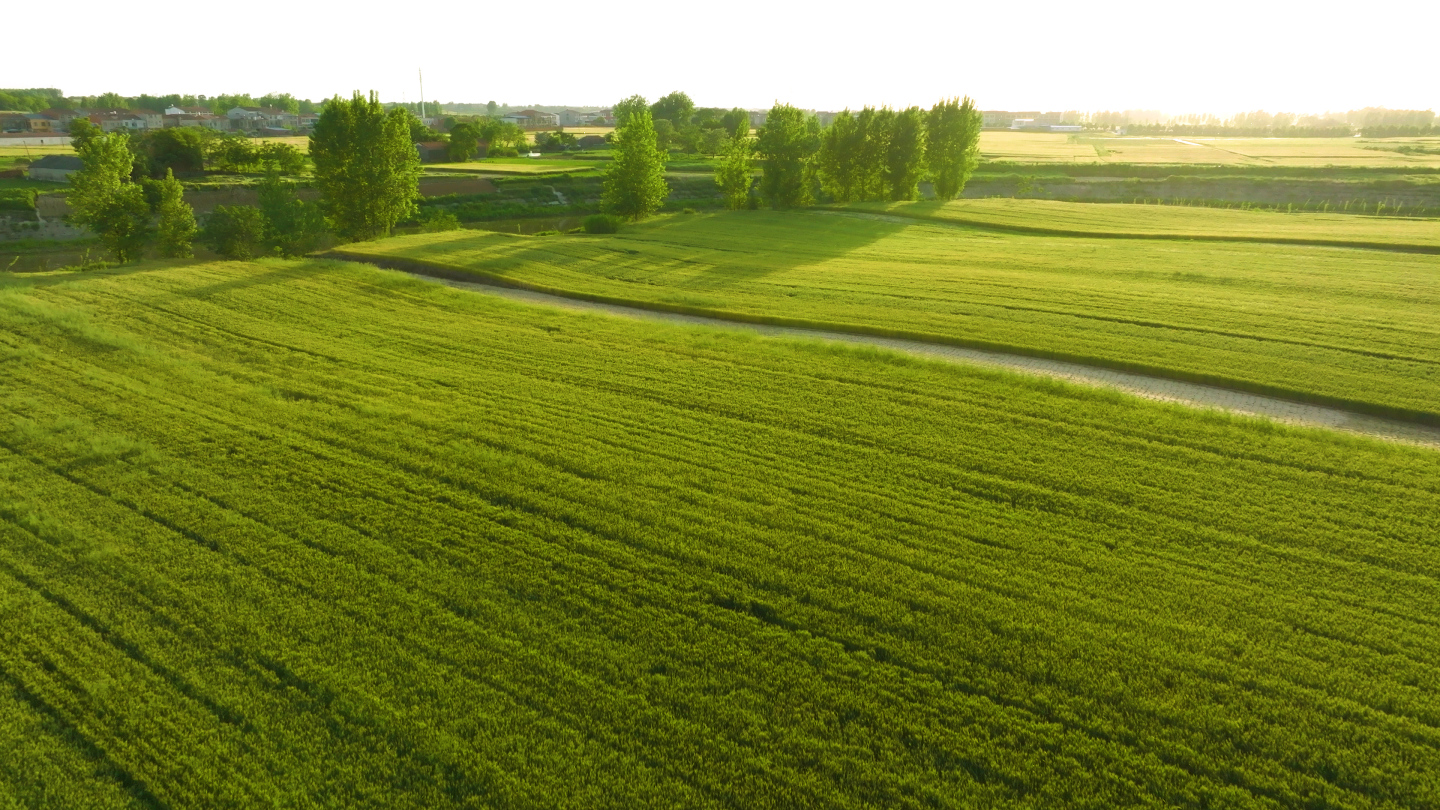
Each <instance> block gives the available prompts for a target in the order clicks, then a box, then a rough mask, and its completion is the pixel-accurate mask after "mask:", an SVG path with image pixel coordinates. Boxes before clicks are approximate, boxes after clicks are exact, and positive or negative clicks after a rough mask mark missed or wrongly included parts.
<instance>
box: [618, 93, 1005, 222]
mask: <svg viewBox="0 0 1440 810" xmlns="http://www.w3.org/2000/svg"><path fill="white" fill-rule="evenodd" d="M688 102H689V97H688V96H685V95H684V94H683V93H672V94H670V95H669V96H666V97H665V98H662V99H661V100H660V101H658V102H656V103H655V104H653V105H651V104H647V103H646V100H645V99H644V98H643V97H640V96H632V97H630V98H628V99H625V100H624V101H622V102H620V103H619V104H617V105H615V108H614V109H615V119H616V129H615V132H614V134H613V136H612V149H613V153H614V156H615V157H614V160H613V162H612V163H611V165H610V168H609V171H608V173H607V175H606V178H605V190H604V194H603V196H602V199H601V206H602V208H603V209H604V210H605V211H606V212H607V213H611V214H614V215H617V216H621V217H625V218H627V219H631V220H638V219H641V218H643V217H646V216H649V215H650V214H652V213H654V212H655V211H657V210H659V208H660V206H661V205H662V204H663V203H664V201H665V197H666V196H667V195H668V194H669V188H668V185H667V184H666V182H665V163H666V160H667V158H668V154H667V150H666V149H665V144H664V141H663V139H662V137H661V130H662V129H664V128H663V127H662V126H660V125H659V122H660V121H669V120H671V119H662V118H658V117H657V116H658V115H661V114H665V115H672V116H676V117H677V118H681V119H683V120H686V121H688V122H690V124H691V125H694V120H695V114H694V111H693V105H688V106H687V104H688ZM708 120H714V121H719V122H720V123H721V126H720V127H709V128H708V129H710V130H716V131H719V132H720V133H721V137H720V139H719V143H718V144H717V149H716V152H717V153H718V154H719V155H720V160H719V161H718V163H717V166H716V170H715V180H716V183H717V184H718V185H719V186H720V191H721V196H722V197H723V198H724V200H725V204H726V206H727V207H729V208H731V209H739V208H751V207H758V205H759V204H761V203H762V202H763V203H764V204H766V205H768V206H770V207H772V208H777V209H784V208H798V207H803V206H807V205H812V204H813V203H814V202H815V201H816V200H817V199H818V198H820V197H822V196H823V197H828V198H829V199H831V200H834V201H835V202H842V203H843V202H855V201H863V200H913V199H916V198H917V197H918V196H919V193H920V192H919V186H920V183H921V181H922V180H924V179H925V178H927V177H928V178H929V179H930V181H931V182H932V183H933V185H934V188H935V196H936V197H938V198H940V199H946V200H948V199H954V198H955V197H956V196H958V195H959V194H960V192H961V191H963V190H964V188H965V183H966V181H967V180H968V179H969V177H970V174H971V173H972V172H973V171H974V170H975V167H976V166H977V165H978V163H979V141H980V129H981V125H982V120H983V119H982V116H981V115H980V112H979V111H978V110H977V109H976V108H975V102H974V101H973V100H971V99H970V98H969V97H968V96H967V97H965V98H964V99H958V98H953V99H947V100H944V101H941V102H940V103H938V104H936V105H935V106H934V107H932V108H931V109H930V110H928V111H925V110H921V109H920V108H919V107H910V108H908V109H905V110H899V111H896V110H891V109H889V108H887V107H881V108H878V109H876V108H873V107H866V108H864V109H862V110H860V112H859V113H855V114H852V113H851V112H850V111H849V110H846V111H845V112H842V113H840V114H839V115H838V116H836V118H835V120H834V121H832V122H831V124H830V126H829V127H824V126H822V125H821V123H820V120H819V118H817V117H816V116H815V115H813V114H809V113H806V112H804V111H803V110H800V109H798V108H796V107H793V106H791V105H789V104H776V105H775V106H774V107H773V108H771V110H770V111H769V113H768V114H767V115H766V119H765V123H764V125H762V126H761V127H760V128H759V130H758V131H756V132H755V133H754V134H753V135H752V133H751V127H750V118H749V114H748V113H746V112H745V111H744V110H732V111H729V112H728V113H727V114H726V115H722V116H717V117H714V118H711V119H708ZM757 165H758V166H759V168H760V169H761V176H760V183H759V187H758V189H757V188H755V187H754V186H755V183H754V169H755V167H756V166H757Z"/></svg>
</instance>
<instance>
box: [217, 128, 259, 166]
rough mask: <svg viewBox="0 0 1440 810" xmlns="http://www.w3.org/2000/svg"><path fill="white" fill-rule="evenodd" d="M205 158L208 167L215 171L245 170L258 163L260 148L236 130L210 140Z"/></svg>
mask: <svg viewBox="0 0 1440 810" xmlns="http://www.w3.org/2000/svg"><path fill="white" fill-rule="evenodd" d="M206 158H207V159H208V161H209V163H210V168H211V169H214V170H215V171H218V172H228V173H238V172H245V171H249V170H251V169H253V168H255V166H256V165H258V164H259V163H260V150H258V149H256V148H255V146H254V145H253V144H251V143H250V139H249V138H247V137H245V136H244V135H241V134H240V133H238V132H231V133H229V134H227V135H225V136H224V137H220V138H216V139H215V140H213V141H211V142H210V144H209V154H207V155H206Z"/></svg>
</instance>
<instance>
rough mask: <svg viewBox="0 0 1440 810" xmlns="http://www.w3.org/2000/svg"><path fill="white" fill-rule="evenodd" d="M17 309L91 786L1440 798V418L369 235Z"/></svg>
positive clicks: (30, 657)
mask: <svg viewBox="0 0 1440 810" xmlns="http://www.w3.org/2000/svg"><path fill="white" fill-rule="evenodd" d="M0 315H3V317H4V318H5V319H6V322H7V324H9V325H12V326H13V327H14V328H13V329H12V330H10V332H9V333H8V335H7V336H6V337H5V338H4V343H3V344H0V351H3V352H5V354H4V355H3V356H4V357H6V358H7V359H6V360H5V361H4V362H3V364H0V382H3V383H4V387H3V389H0V390H3V392H4V393H3V394H0V408H3V411H4V414H3V419H0V424H3V425H6V426H7V427H6V428H5V429H4V430H3V431H0V470H3V474H0V482H4V483H3V489H0V505H3V509H0V597H3V599H4V601H3V603H0V604H3V606H4V607H3V610H4V611H5V613H6V619H7V620H6V621H3V622H0V718H3V719H4V721H5V725H4V727H3V728H0V739H6V740H15V741H20V743H19V747H18V748H17V749H16V750H18V751H20V752H21V755H20V756H19V757H17V758H12V759H11V762H12V763H13V762H22V763H34V764H33V766H23V765H22V766H16V765H13V764H12V765H8V766H0V780H4V781H3V782H0V784H4V785H6V787H7V788H10V787H14V786H19V787H15V789H16V790H20V789H28V790H42V791H43V790H49V791H52V794H51V795H52V797H61V796H63V797H64V799H63V800H62V799H60V798H53V799H52V801H51V802H50V803H57V804H59V803H69V804H72V805H88V804H96V805H100V804H101V803H102V802H106V801H109V802H112V803H118V802H119V799H116V797H117V796H118V797H121V798H128V799H129V800H131V801H133V802H134V803H136V804H139V805H146V804H168V805H171V806H184V805H194V804H205V805H207V806H225V805H231V806H242V805H253V804H258V803H268V802H276V803H304V802H306V801H311V800H319V799H320V798H321V797H323V798H324V800H327V801H336V802H340V803H344V804H348V805H355V806H361V805H384V806H465V805H467V804H477V805H487V806H517V807H520V806H556V805H566V804H568V805H573V806H646V805H649V806H658V805H675V804H685V805H692V806H716V807H718V806H737V805H743V806H761V807H763V806H775V807H779V806H787V807H789V806H817V807H819V806H827V807H839V806H862V805H864V804H866V803H869V804H875V805H886V806H922V805H930V806H935V805H939V806H971V805H974V804H977V803H983V802H992V801H993V802H1004V803H1009V804H1015V805H1022V806H1024V805H1029V806H1036V807H1040V806H1060V805H1064V806H1094V807H1101V806H1115V805H1120V804H1125V805H1145V804H1151V805H1173V804H1198V803H1201V802H1210V803H1215V804H1220V803H1229V804H1232V805H1235V806H1247V805H1253V806H1265V805H1276V804H1278V805H1292V806H1299V805H1301V804H1305V803H1310V804H1314V805H1323V804H1325V803H1328V804H1330V805H1332V806H1339V807H1345V806H1353V807H1365V806H1387V805H1391V806H1394V805H1409V806H1421V805H1424V804H1426V803H1433V802H1434V801H1436V800H1437V796H1436V794H1435V792H1434V791H1435V786H1434V784H1433V781H1431V780H1429V779H1428V777H1427V774H1428V773H1431V772H1433V771H1434V769H1435V768H1436V767H1437V766H1440V732H1437V731H1436V729H1437V728H1440V697H1437V695H1436V689H1435V684H1434V682H1433V678H1432V677H1431V675H1430V668H1429V661H1430V660H1432V659H1433V657H1434V656H1435V655H1436V654H1437V652H1440V650H1437V649H1436V647H1437V643H1436V641H1435V639H1436V638H1437V637H1440V635H1437V634H1436V632H1435V630H1436V627H1435V621H1434V619H1433V616H1434V615H1435V608H1436V607H1437V605H1436V604H1435V596H1434V594H1435V592H1436V591H1435V588H1434V584H1435V582H1434V580H1435V577H1436V574H1437V570H1436V566H1435V546H1434V538H1435V537H1436V536H1437V535H1440V531H1437V530H1440V525H1437V518H1436V515H1437V514H1440V509H1436V508H1435V507H1436V506H1437V501H1440V478H1437V475H1436V472H1435V468H1434V465H1433V457H1432V456H1430V455H1428V454H1426V453H1423V452H1420V451H1413V450H1408V449H1404V448H1389V447H1383V446H1379V445H1373V444H1369V443H1365V442H1358V441H1353V442H1352V441H1347V440H1337V439H1334V438H1331V437H1325V436H1322V435H1317V434H1310V433H1298V432H1292V431H1288V430H1283V429H1278V428H1273V427H1268V428H1267V427H1264V426H1259V425H1252V424H1247V423H1236V422H1232V421H1229V420H1226V419H1223V418H1219V417H1213V416H1196V415H1194V414H1188V413H1185V412H1182V411H1178V410H1174V409H1169V408H1164V407H1158V406H1154V405H1148V404H1144V403H1139V402H1135V401H1131V400H1127V399H1124V398H1120V397H1115V396H1108V395H1104V394H1099V393H1095V392H1085V391H1077V390H1072V389H1066V388H1062V387H1056V386H1051V385H1044V384H1039V383H1030V382H1024V381H1020V380H1015V379H1012V378H1008V377H1002V376H995V375H989V374H982V373H975V372H970V371H965V370H960V369H952V368H945V367H939V366H934V365H929V364H924V363H911V362H903V361H899V360H896V359H894V358H887V357H884V356H867V355H857V354H855V353H852V352H846V351H837V350H834V349H830V348H826V347H821V346H807V345H803V344H800V345H794V344H782V343H775V342H770V341H762V340H756V339H746V338H743V337H739V336H734V335H723V334H711V333H705V332H693V331H683V330H679V329H670V328H665V327H655V326H653V325H649V326H645V327H641V326H637V325H633V324H629V323H625V322H620V321H609V320H605V319H599V318H592V317H583V316H576V315H570V314H564V313H556V312H549V311H545V310H539V309H529V308H523V307H519V306H515V305H509V304H504V303H499V302H494V301H490V300H487V299H484V298H480V297H475V296H471V295H468V294H465V293H460V292H456V291H451V290H445V289H440V288H435V287H432V286H429V285H425V284H423V283H420V282H414V281H410V280H407V279H403V278H400V277H398V276H395V275H393V274H384V273H379V272H375V271H369V270H364V269H362V268H355V267H353V266H346V265H342V264H325V263H306V264H282V263H267V264H262V265H241V264H233V263H231V264H215V265H198V266H191V267H184V268H170V269H165V270H151V271H142V272H133V273H119V272H115V273H112V274H109V275H97V276H95V277H92V278H87V279H84V280H79V281H73V282H69V283H63V284H55V285H49V286H47V285H43V284H37V285H33V286H23V287H18V288H12V289H9V290H6V291H0ZM5 690H9V691H5ZM12 695H14V696H12ZM27 767H32V768H33V770H27ZM7 768H8V769H7ZM27 773H29V774H32V777H31V778H30V779H29V781H27V778H26V774H27ZM35 776H38V781H37V779H35V778H34V777H35ZM27 785H28V787H26V786H27ZM41 803H43V802H41Z"/></svg>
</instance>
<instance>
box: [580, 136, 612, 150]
mask: <svg viewBox="0 0 1440 810" xmlns="http://www.w3.org/2000/svg"><path fill="white" fill-rule="evenodd" d="M575 145H576V146H578V147H580V148H581V149H601V148H603V147H604V146H605V136H604V135H584V136H581V138H580V140H578V141H576V142H575Z"/></svg>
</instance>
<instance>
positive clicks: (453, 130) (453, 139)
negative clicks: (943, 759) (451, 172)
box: [445, 122, 480, 163]
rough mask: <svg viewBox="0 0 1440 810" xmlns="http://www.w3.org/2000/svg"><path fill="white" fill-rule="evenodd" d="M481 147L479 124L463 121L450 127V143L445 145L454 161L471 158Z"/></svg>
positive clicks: (447, 154)
mask: <svg viewBox="0 0 1440 810" xmlns="http://www.w3.org/2000/svg"><path fill="white" fill-rule="evenodd" d="M479 148H480V127H479V125H477V124H471V123H469V122H462V123H458V124H455V125H454V126H452V127H450V143H449V144H448V145H447V146H446V147H445V152H446V156H447V157H448V158H450V160H451V161H452V162H455V163H459V162H461V161H465V160H469V159H470V158H472V157H474V156H475V152H476V150H478V149H479Z"/></svg>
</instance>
